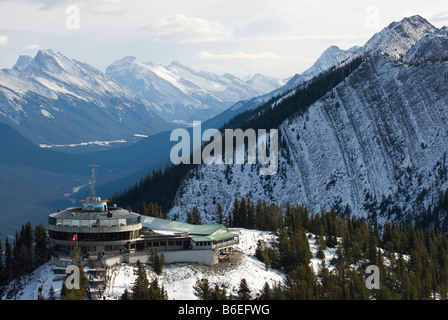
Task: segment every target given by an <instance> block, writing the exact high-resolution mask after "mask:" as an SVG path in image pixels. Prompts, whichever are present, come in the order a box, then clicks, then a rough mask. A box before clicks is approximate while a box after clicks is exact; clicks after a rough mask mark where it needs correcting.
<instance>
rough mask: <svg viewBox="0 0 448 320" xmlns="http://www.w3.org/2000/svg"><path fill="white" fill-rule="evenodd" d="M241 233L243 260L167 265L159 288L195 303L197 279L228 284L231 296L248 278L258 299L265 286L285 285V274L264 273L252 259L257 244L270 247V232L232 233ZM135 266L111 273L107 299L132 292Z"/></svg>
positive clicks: (276, 271)
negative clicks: (262, 241) (265, 244)
mask: <svg viewBox="0 0 448 320" xmlns="http://www.w3.org/2000/svg"><path fill="white" fill-rule="evenodd" d="M232 232H235V233H238V235H239V237H240V243H239V244H238V245H237V246H236V248H237V249H238V250H240V251H241V256H240V258H239V259H236V260H237V261H232V262H222V263H221V264H219V265H215V266H204V265H200V264H192V263H174V264H169V265H166V266H165V267H164V268H163V273H162V274H161V275H160V276H159V284H160V285H163V286H164V287H165V290H166V291H167V293H168V298H169V299H170V300H171V299H175V300H194V299H196V296H195V295H194V293H193V286H194V284H195V283H196V281H197V280H198V279H202V278H207V279H208V280H209V282H210V285H214V284H216V283H218V284H226V285H227V287H228V292H229V291H230V292H231V293H232V294H233V295H237V291H238V287H239V284H240V281H241V279H243V278H245V279H246V281H247V283H248V285H249V288H250V289H251V290H252V293H253V294H254V295H255V294H256V293H258V292H259V291H260V290H261V289H262V288H263V285H264V283H265V282H268V283H269V284H271V285H272V284H274V283H279V282H282V281H283V277H284V274H283V273H282V272H280V271H278V270H273V269H269V270H265V266H264V263H263V262H261V261H259V260H258V259H256V258H255V257H254V256H253V255H254V254H255V249H256V247H257V241H258V240H264V241H265V242H266V243H270V242H272V241H273V239H274V235H272V234H271V233H270V232H265V231H257V230H247V229H232ZM135 270H136V268H135V266H131V265H126V264H122V265H120V266H117V267H114V268H111V269H110V270H109V276H110V286H109V288H107V289H106V292H105V295H106V298H107V299H118V298H119V297H120V296H121V295H122V294H123V292H124V290H125V289H126V288H127V289H130V288H131V287H132V285H133V283H134V281H135V278H136V276H135V274H134V271H135ZM147 270H148V278H149V279H152V278H153V277H155V276H156V274H155V273H154V272H153V271H152V268H151V267H149V266H148V267H147Z"/></svg>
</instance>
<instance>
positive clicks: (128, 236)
mask: <svg viewBox="0 0 448 320" xmlns="http://www.w3.org/2000/svg"><path fill="white" fill-rule="evenodd" d="M48 234H49V236H50V238H51V239H54V240H63V241H72V239H73V236H74V234H71V233H68V232H60V231H53V230H49V231H48ZM138 237H139V231H138V230H135V231H123V232H103V233H78V234H77V241H79V242H82V241H95V242H97V241H98V242H106V241H122V240H132V239H136V238H138Z"/></svg>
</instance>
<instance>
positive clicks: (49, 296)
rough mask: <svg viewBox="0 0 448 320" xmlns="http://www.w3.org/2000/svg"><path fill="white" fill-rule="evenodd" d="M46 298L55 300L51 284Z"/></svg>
mask: <svg viewBox="0 0 448 320" xmlns="http://www.w3.org/2000/svg"><path fill="white" fill-rule="evenodd" d="M48 300H56V296H55V292H54V288H53V286H51V287H50V290H49V291H48Z"/></svg>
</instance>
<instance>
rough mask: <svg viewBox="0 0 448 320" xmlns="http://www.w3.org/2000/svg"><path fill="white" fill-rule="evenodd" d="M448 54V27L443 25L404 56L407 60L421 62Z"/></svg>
mask: <svg viewBox="0 0 448 320" xmlns="http://www.w3.org/2000/svg"><path fill="white" fill-rule="evenodd" d="M447 55H448V27H446V26H445V27H443V28H440V29H439V30H437V31H436V32H434V33H432V34H429V35H427V36H426V37H425V38H423V39H422V40H421V41H419V42H418V43H416V44H415V45H414V46H413V47H412V48H411V49H410V50H409V51H408V53H407V54H406V56H405V57H404V58H403V60H404V61H405V62H419V61H420V62H421V61H424V60H426V59H430V58H442V57H446V56H447Z"/></svg>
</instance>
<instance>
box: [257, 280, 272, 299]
mask: <svg viewBox="0 0 448 320" xmlns="http://www.w3.org/2000/svg"><path fill="white" fill-rule="evenodd" d="M258 300H272V292H271V288H270V287H269V283H267V282H265V283H264V286H263V289H261V291H260V294H259V295H258Z"/></svg>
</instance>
